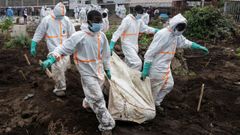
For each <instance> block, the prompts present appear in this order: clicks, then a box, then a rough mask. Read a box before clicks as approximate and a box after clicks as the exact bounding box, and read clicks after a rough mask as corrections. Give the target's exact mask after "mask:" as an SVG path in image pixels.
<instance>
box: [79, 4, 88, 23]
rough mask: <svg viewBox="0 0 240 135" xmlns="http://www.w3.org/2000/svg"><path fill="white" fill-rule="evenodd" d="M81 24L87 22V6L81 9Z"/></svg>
mask: <svg viewBox="0 0 240 135" xmlns="http://www.w3.org/2000/svg"><path fill="white" fill-rule="evenodd" d="M79 14H80V18H79V19H80V24H82V23H86V22H87V11H86V8H82V9H81V11H80V13H79Z"/></svg>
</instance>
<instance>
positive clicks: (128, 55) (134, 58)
mask: <svg viewBox="0 0 240 135" xmlns="http://www.w3.org/2000/svg"><path fill="white" fill-rule="evenodd" d="M140 32H142V33H143V32H144V33H155V32H156V29H154V28H152V27H149V26H147V25H145V24H144V22H143V21H142V20H141V19H138V20H137V19H136V18H135V17H134V16H133V15H132V14H129V15H127V16H126V17H125V18H124V19H123V20H122V23H121V25H120V26H119V27H118V29H117V31H115V32H114V33H113V36H112V40H111V41H113V42H116V41H117V40H118V38H119V37H121V44H122V50H123V54H124V55H125V62H126V64H127V65H128V66H129V67H130V68H132V69H136V70H139V71H140V70H141V68H142V60H141V59H140V58H139V56H138V51H139V48H138V36H139V33H140Z"/></svg>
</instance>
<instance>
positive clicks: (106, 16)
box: [101, 12, 109, 33]
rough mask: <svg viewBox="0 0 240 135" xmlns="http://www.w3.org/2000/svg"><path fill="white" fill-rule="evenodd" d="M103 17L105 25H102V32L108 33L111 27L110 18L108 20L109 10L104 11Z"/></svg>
mask: <svg viewBox="0 0 240 135" xmlns="http://www.w3.org/2000/svg"><path fill="white" fill-rule="evenodd" d="M102 17H103V26H102V29H101V30H102V32H104V33H106V32H107V31H108V29H109V20H108V14H107V12H103V13H102Z"/></svg>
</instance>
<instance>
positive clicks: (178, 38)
mask: <svg viewBox="0 0 240 135" xmlns="http://www.w3.org/2000/svg"><path fill="white" fill-rule="evenodd" d="M179 23H187V20H186V19H185V18H184V17H183V16H182V15H181V14H178V15H176V16H175V17H173V18H172V19H171V20H170V22H169V26H168V27H166V28H163V29H162V30H160V31H159V32H157V33H156V34H155V36H154V39H153V41H152V43H151V45H150V46H149V48H148V50H147V52H146V54H145V56H144V59H145V62H151V63H152V65H151V68H150V71H149V77H150V79H151V87H152V93H153V97H154V99H155V104H156V106H160V104H161V102H162V100H163V99H164V97H165V96H166V95H167V94H168V93H169V92H170V91H171V90H172V89H173V85H174V81H173V77H172V72H171V69H170V65H171V61H172V59H173V57H174V55H175V52H176V48H191V45H192V42H191V41H189V40H187V39H186V38H185V37H184V36H183V35H182V33H175V32H173V30H174V28H175V27H176V26H177V25H178V24H179Z"/></svg>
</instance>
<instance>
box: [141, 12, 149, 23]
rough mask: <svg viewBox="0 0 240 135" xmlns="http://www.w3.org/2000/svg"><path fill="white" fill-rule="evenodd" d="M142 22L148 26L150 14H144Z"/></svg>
mask: <svg viewBox="0 0 240 135" xmlns="http://www.w3.org/2000/svg"><path fill="white" fill-rule="evenodd" d="M142 20H143V22H144V23H145V24H146V25H148V23H149V21H150V17H149V14H148V13H146V12H145V13H143V15H142Z"/></svg>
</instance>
